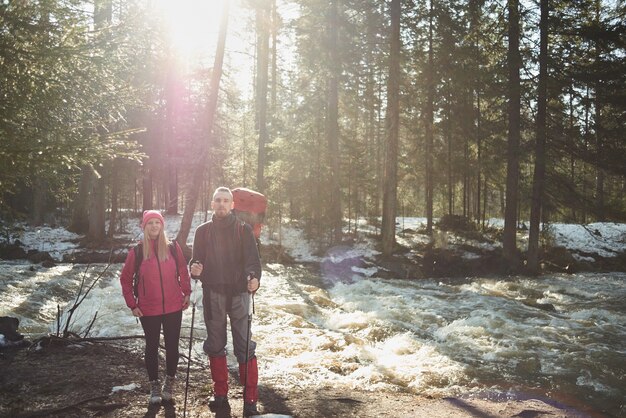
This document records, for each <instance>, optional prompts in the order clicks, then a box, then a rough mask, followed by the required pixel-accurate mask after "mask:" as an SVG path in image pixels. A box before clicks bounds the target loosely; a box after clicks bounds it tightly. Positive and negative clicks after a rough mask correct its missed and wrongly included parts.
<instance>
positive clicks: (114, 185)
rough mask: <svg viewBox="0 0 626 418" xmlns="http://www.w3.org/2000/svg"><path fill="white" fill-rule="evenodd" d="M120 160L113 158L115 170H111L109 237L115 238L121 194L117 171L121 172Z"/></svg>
mask: <svg viewBox="0 0 626 418" xmlns="http://www.w3.org/2000/svg"><path fill="white" fill-rule="evenodd" d="M119 166H120V161H119V160H113V170H111V175H110V179H111V212H110V213H109V230H108V231H107V237H108V238H113V234H115V230H116V224H117V211H118V205H119V194H120V185H119V184H120V183H119V181H120V180H119V176H118V175H117V173H118V172H119V168H120V167H119Z"/></svg>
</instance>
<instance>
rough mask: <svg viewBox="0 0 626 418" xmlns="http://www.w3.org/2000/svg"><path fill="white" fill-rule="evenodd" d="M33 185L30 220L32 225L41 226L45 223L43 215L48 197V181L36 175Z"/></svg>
mask: <svg viewBox="0 0 626 418" xmlns="http://www.w3.org/2000/svg"><path fill="white" fill-rule="evenodd" d="M33 183H34V184H33V202H32V207H31V213H30V219H31V222H32V224H33V225H41V224H43V223H44V221H45V219H44V214H45V208H46V200H47V197H48V181H47V180H45V179H44V178H43V177H42V176H41V175H37V176H36V177H35V179H34V181H33Z"/></svg>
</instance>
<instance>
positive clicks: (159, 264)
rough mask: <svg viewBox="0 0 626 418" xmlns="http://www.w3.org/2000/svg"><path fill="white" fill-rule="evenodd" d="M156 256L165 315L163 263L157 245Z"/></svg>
mask: <svg viewBox="0 0 626 418" xmlns="http://www.w3.org/2000/svg"><path fill="white" fill-rule="evenodd" d="M154 256H155V257H156V262H157V266H158V268H159V279H160V280H161V303H162V305H163V313H165V288H164V287H163V273H161V263H160V262H159V255H158V254H157V248H156V245H155V247H154Z"/></svg>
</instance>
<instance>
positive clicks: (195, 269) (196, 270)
mask: <svg viewBox="0 0 626 418" xmlns="http://www.w3.org/2000/svg"><path fill="white" fill-rule="evenodd" d="M190 271H191V275H192V276H193V278H194V279H198V278H199V277H200V275H201V274H202V263H201V262H199V261H194V262H193V263H192V264H191V269H190Z"/></svg>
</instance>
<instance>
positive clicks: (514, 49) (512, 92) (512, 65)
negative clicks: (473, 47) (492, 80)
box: [502, 0, 521, 267]
mask: <svg viewBox="0 0 626 418" xmlns="http://www.w3.org/2000/svg"><path fill="white" fill-rule="evenodd" d="M507 6H508V12H509V13H508V14H509V50H508V56H507V66H508V69H509V82H508V96H509V103H508V146H507V170H506V209H505V211H504V233H503V237H502V247H503V255H504V257H505V259H506V260H507V261H508V262H509V263H512V264H513V265H514V266H515V267H517V264H518V262H519V259H518V255H517V243H516V234H517V205H518V188H519V152H520V109H521V103H520V102H521V98H520V96H521V94H520V67H521V57H520V52H519V40H520V22H519V0H508V2H507Z"/></svg>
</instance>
